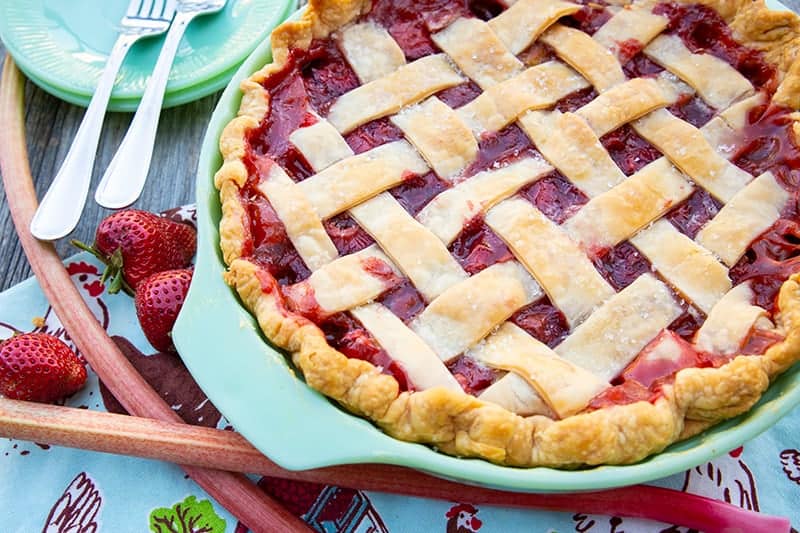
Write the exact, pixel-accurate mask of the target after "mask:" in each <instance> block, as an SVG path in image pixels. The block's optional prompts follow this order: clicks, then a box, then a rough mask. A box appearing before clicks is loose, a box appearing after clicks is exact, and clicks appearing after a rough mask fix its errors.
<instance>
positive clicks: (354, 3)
mask: <svg viewBox="0 0 800 533" xmlns="http://www.w3.org/2000/svg"><path fill="white" fill-rule="evenodd" d="M703 2H704V3H706V4H708V5H710V6H711V7H714V8H715V9H717V11H719V12H720V13H721V15H722V16H723V17H724V18H725V19H726V21H727V22H728V23H729V24H730V25H731V27H732V28H733V29H734V32H735V34H736V37H737V38H738V39H740V40H741V42H743V43H744V44H747V45H750V46H753V47H756V48H758V49H759V50H763V51H764V53H765V55H766V57H767V59H768V60H769V61H770V62H771V63H772V64H774V65H775V66H776V67H777V68H778V69H779V71H780V73H781V79H782V82H781V86H780V88H779V89H778V91H777V93H776V94H775V98H774V101H775V102H776V103H779V104H782V105H790V106H792V107H798V103H800V61H797V57H796V56H797V49H798V43H800V37H798V36H800V26H798V24H799V23H798V18H797V17H796V16H794V15H793V14H786V13H776V12H772V11H769V10H768V9H767V8H766V7H765V6H764V4H763V2H751V1H750V0H703ZM369 5H370V1H369V0H312V1H311V2H310V7H309V9H308V10H307V11H306V13H305V15H304V16H303V17H302V19H301V20H299V21H297V22H289V23H285V24H283V25H281V26H280V27H278V28H277V29H276V30H275V31H274V32H273V35H272V47H273V57H274V62H273V63H271V64H269V65H267V66H265V67H264V68H263V69H261V70H259V71H258V72H256V73H254V74H253V75H252V76H251V77H250V78H249V79H248V80H246V81H244V82H243V83H242V86H241V89H242V92H243V100H242V106H241V108H240V111H239V116H238V117H237V118H236V119H234V120H233V121H231V123H230V124H229V125H228V127H226V128H225V130H224V132H223V134H222V137H221V139H220V151H221V153H222V156H223V161H224V162H223V165H222V167H221V168H220V170H219V171H218V172H217V174H216V176H215V183H216V186H217V188H218V189H220V197H221V202H222V221H221V223H220V246H221V248H222V250H223V255H224V258H225V261H226V263H228V265H229V270H228V272H227V273H226V275H225V279H226V281H227V283H228V284H230V285H231V286H232V287H233V288H234V289H235V290H236V291H237V293H238V294H239V297H240V298H241V300H242V302H243V303H244V305H245V307H246V308H248V309H249V310H250V311H251V312H252V313H253V314H254V315H255V316H256V318H257V320H258V323H259V325H260V327H261V330H262V331H263V332H264V334H265V335H266V337H267V338H269V339H270V340H271V342H272V343H273V344H275V345H277V346H279V347H280V348H282V349H284V350H286V351H288V352H289V353H290V354H291V356H292V361H293V363H294V364H295V366H296V367H297V368H298V369H300V371H301V372H302V373H303V376H304V378H305V380H306V382H307V383H308V384H309V385H310V386H311V387H312V388H314V389H316V390H318V391H319V392H321V393H323V394H325V395H327V396H329V397H331V398H333V399H335V400H337V401H338V402H339V403H340V404H341V405H342V406H343V407H344V408H346V409H347V410H349V411H351V412H353V413H356V414H358V415H361V416H365V417H367V418H369V419H371V420H372V421H374V422H375V423H376V424H377V425H378V426H380V427H381V428H382V429H383V430H384V431H386V432H387V433H388V434H390V435H392V436H394V437H396V438H398V439H402V440H407V441H413V442H422V443H427V444H430V445H433V446H435V447H436V448H437V449H439V450H441V451H443V452H445V453H448V454H452V455H457V456H463V457H480V458H484V459H487V460H490V461H492V462H495V463H499V464H506V465H513V466H552V467H561V468H573V467H578V466H581V465H597V464H627V463H632V462H636V461H638V460H640V459H642V458H644V457H647V456H648V455H651V454H653V453H657V452H659V451H660V450H662V449H664V448H665V447H666V446H668V445H669V444H671V443H673V442H675V441H676V440H679V439H683V438H688V437H690V436H692V435H694V434H697V433H699V432H700V431H703V430H704V429H706V428H708V427H710V426H711V425H713V424H715V423H717V422H719V421H720V420H723V419H725V418H729V417H731V416H735V415H737V414H740V413H743V412H745V411H747V410H748V409H749V408H750V407H751V406H752V405H753V404H754V403H755V402H756V401H758V399H759V398H760V397H761V394H762V393H763V392H764V390H766V388H767V386H768V385H769V380H770V379H772V378H774V377H775V376H777V375H778V374H780V373H781V372H783V371H785V370H786V369H788V368H789V367H790V366H791V365H792V364H794V363H795V362H797V361H798V359H800V274H799V275H795V276H792V278H791V279H789V280H788V281H786V282H785V283H784V284H783V286H782V288H781V291H780V295H779V300H778V304H779V313H778V315H777V317H776V321H777V329H778V331H779V332H780V333H782V334H783V335H785V340H784V341H782V342H780V343H778V344H776V345H774V346H772V347H771V348H770V349H769V350H768V351H767V352H766V353H765V354H764V355H762V356H745V355H741V356H738V357H736V358H734V359H733V360H732V361H731V362H729V363H728V364H726V365H724V366H722V367H720V368H702V369H700V368H690V369H685V370H682V371H680V372H679V373H678V374H677V375H676V378H675V382H674V385H673V386H671V387H666V388H665V390H664V395H663V397H662V398H660V399H659V400H657V401H656V402H654V403H649V402H638V403H633V404H629V405H622V406H614V407H609V408H604V409H599V410H596V411H591V412H586V413H582V414H579V415H576V416H572V417H570V418H566V419H563V420H558V421H554V420H551V419H549V418H547V417H543V416H533V417H528V418H525V417H521V416H518V415H516V414H514V413H511V412H509V411H507V410H505V409H503V408H501V407H499V406H497V405H494V404H490V403H487V402H483V401H481V400H479V399H478V398H475V397H473V396H470V395H467V394H465V393H461V392H454V391H451V390H445V389H443V388H434V389H429V390H425V391H421V392H413V393H408V392H402V393H401V392H400V390H399V385H398V383H397V381H396V380H395V379H394V378H392V377H391V376H388V375H385V374H382V373H380V372H379V370H378V369H377V368H376V367H374V366H373V365H372V364H370V363H368V362H366V361H361V360H357V359H350V358H348V357H346V356H345V355H343V354H342V353H340V352H338V351H337V350H335V349H333V348H332V347H331V346H330V345H328V343H327V341H326V340H325V336H324V334H323V333H322V331H321V330H320V329H319V328H318V327H317V326H316V325H314V324H313V323H311V322H309V321H308V320H306V319H304V318H302V317H300V316H298V315H295V314H292V313H291V312H289V311H288V310H287V309H286V308H285V307H284V305H283V299H282V297H281V296H280V291H279V289H278V287H277V283H276V282H275V280H274V279H272V278H271V276H270V275H269V274H267V273H266V272H264V271H263V270H262V269H260V268H259V267H258V266H257V265H255V264H253V263H251V262H249V261H247V260H245V259H242V258H241V256H242V249H243V246H244V245H245V238H246V237H245V235H246V233H245V229H244V228H245V227H246V224H247V221H246V217H247V215H246V211H245V209H244V207H243V206H242V205H241V202H240V199H239V188H240V187H242V186H243V185H244V183H245V181H246V180H247V171H246V168H245V166H244V164H243V162H242V156H243V154H244V150H245V146H246V135H247V132H248V131H249V130H251V129H253V128H256V127H257V126H258V125H259V123H260V121H261V119H262V117H263V116H264V114H265V113H266V112H267V109H268V106H269V96H268V93H267V92H266V90H264V89H263V87H262V86H261V85H260V82H261V81H263V80H264V79H265V78H266V77H268V76H269V75H270V74H271V73H274V72H276V71H279V70H280V69H281V68H283V67H284V65H285V63H286V61H288V60H289V49H290V48H291V47H299V48H304V49H305V48H308V46H309V45H310V43H311V40H312V38H319V37H324V36H327V35H329V34H330V33H331V32H332V31H333V30H335V29H336V28H339V27H341V26H342V25H344V24H346V23H348V22H349V21H351V20H353V19H355V18H356V17H358V16H359V15H360V14H362V13H363V12H365V10H366V9H368V7H369Z"/></svg>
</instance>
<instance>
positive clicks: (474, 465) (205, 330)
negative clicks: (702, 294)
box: [174, 44, 800, 492]
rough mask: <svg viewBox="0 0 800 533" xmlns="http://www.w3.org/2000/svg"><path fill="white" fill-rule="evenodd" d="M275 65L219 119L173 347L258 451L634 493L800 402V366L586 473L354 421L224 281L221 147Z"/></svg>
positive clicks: (295, 465) (319, 462) (230, 98)
mask: <svg viewBox="0 0 800 533" xmlns="http://www.w3.org/2000/svg"><path fill="white" fill-rule="evenodd" d="M270 60H271V57H270V49H269V47H268V45H267V44H264V45H262V46H259V47H258V48H257V49H256V50H255V51H254V52H253V54H252V55H251V56H250V58H248V59H247V61H245V63H244V64H243V65H242V67H241V69H240V70H239V71H238V72H237V73H236V75H235V76H234V78H233V81H232V82H231V84H230V85H229V86H228V88H227V90H226V91H225V92H224V93H223V95H222V98H221V100H220V102H219V105H218V107H217V109H216V111H215V112H214V114H213V116H212V118H211V123H210V124H209V128H208V132H207V133H206V137H205V141H204V143H203V147H202V153H201V156H200V165H199V169H198V177H197V214H198V224H199V236H198V239H199V242H198V252H197V266H196V270H195V274H194V280H193V282H192V287H191V290H190V291H189V295H188V297H187V300H186V303H185V305H184V307H183V311H182V312H181V315H180V317H179V319H178V323H177V324H176V326H175V331H174V337H175V344H176V345H177V347H178V350H179V351H180V353H181V355H182V356H183V359H184V361H185V362H186V364H187V366H188V367H189V370H190V371H191V372H192V374H193V376H194V377H195V379H196V380H197V382H198V383H199V384H200V386H201V387H202V388H203V390H204V391H205V392H206V394H207V395H208V396H209V397H210V398H211V400H212V401H213V402H214V404H216V406H217V407H218V408H219V409H220V411H222V413H224V415H225V416H226V417H227V418H228V420H230V422H231V423H232V424H233V426H234V427H236V429H237V430H238V431H240V432H241V433H242V435H244V436H245V437H246V438H247V439H248V440H249V441H250V442H251V443H253V445H254V446H256V447H257V448H258V449H259V450H261V451H262V452H263V453H264V454H266V455H267V456H269V458H270V459H272V460H273V461H275V462H276V463H278V464H279V465H281V466H283V467H284V468H288V469H292V470H302V469H308V468H317V467H323V466H329V465H337V464H349V463H388V464H397V465H404V466H409V467H412V468H416V469H419V470H424V471H427V472H430V473H432V474H435V475H438V476H441V477H446V478H450V479H455V480H459V481H462V482H466V483H470V484H475V485H482V486H487V487H494V488H504V489H509V490H519V491H533V492H557V491H577V490H592V489H601V488H609V487H616V486H622V485H630V484H634V483H641V482H645V481H650V480H654V479H657V478H661V477H664V476H667V475H670V474H674V473H676V472H680V471H683V470H686V469H687V468H691V467H693V466H696V465H698V464H701V463H703V462H705V461H707V460H709V459H711V458H712V457H715V456H717V455H720V454H723V453H725V452H728V451H729V450H732V449H734V448H736V447H738V446H739V445H741V444H742V443H743V442H745V441H747V440H749V439H751V438H753V437H754V436H756V435H758V434H759V433H761V432H762V431H764V430H765V429H767V428H768V427H770V426H771V425H772V424H774V423H775V422H776V421H777V420H778V419H780V418H781V417H782V416H783V415H785V414H786V413H787V412H789V410H791V409H792V408H793V407H795V406H796V405H797V404H798V403H800V365H795V367H794V368H793V369H791V370H790V371H789V372H787V373H785V374H784V375H783V376H782V377H781V378H780V379H778V380H777V381H776V382H775V383H773V384H772V386H771V387H770V389H769V391H768V392H767V393H766V394H765V395H764V397H763V398H762V400H761V401H760V402H759V403H758V405H756V406H755V407H754V408H753V409H752V410H751V411H750V412H749V413H747V414H746V415H743V416H740V417H738V418H735V419H732V420H729V421H727V422H725V423H723V424H720V425H718V426H716V427H714V428H712V429H711V430H709V431H706V432H705V433H703V434H701V435H698V436H696V437H694V438H692V439H689V440H687V441H684V442H680V443H678V444H675V445H673V446H670V447H669V448H667V449H666V450H665V451H664V452H662V453H660V454H658V455H655V456H653V457H650V458H649V459H647V460H645V461H642V462H641V463H638V464H635V465H629V466H603V467H596V468H591V469H586V470H580V471H561V470H553V469H549V468H529V469H520V468H510V467H502V466H497V465H493V464H490V463H488V462H485V461H481V460H477V459H457V458H454V457H449V456H446V455H443V454H439V453H436V452H434V451H433V450H432V449H430V448H428V447H426V446H422V445H419V444H411V443H407V442H401V441H398V440H395V439H392V438H391V437H388V436H386V435H384V434H383V433H382V432H381V431H380V430H378V429H376V428H375V427H374V426H372V425H371V424H370V423H369V422H366V421H365V420H362V419H360V418H357V417H355V416H352V415H350V414H347V413H346V412H344V411H342V410H341V409H339V408H338V407H336V406H335V405H334V404H333V403H331V402H329V401H328V400H326V399H325V398H324V397H323V396H321V395H320V394H318V393H316V392H314V391H313V390H311V389H310V388H309V387H307V386H306V385H305V383H303V381H301V380H300V379H298V378H297V376H296V375H295V372H294V370H293V369H292V368H291V366H290V365H289V364H287V361H286V359H285V357H284V355H283V354H282V353H281V352H280V351H278V350H276V349H273V348H271V347H270V346H269V345H268V344H267V343H266V342H265V341H264V339H263V337H262V336H261V335H260V333H259V332H258V330H257V326H256V324H255V322H254V320H253V318H252V317H251V315H250V314H249V313H248V312H247V311H246V310H245V309H244V308H243V307H242V306H241V305H240V303H239V301H238V299H237V297H236V296H235V294H234V293H233V292H232V291H231V290H230V289H229V288H228V287H227V286H226V285H225V284H224V283H223V281H222V273H223V270H224V266H223V262H222V258H221V256H220V252H219V234H218V232H217V226H218V223H219V218H220V204H219V199H218V196H217V191H216V190H215V189H214V185H213V175H214V172H215V171H216V170H217V169H218V168H219V167H220V165H221V158H220V155H219V152H218V150H217V140H218V138H219V136H220V133H221V132H222V128H223V127H224V126H225V124H226V123H227V122H228V121H229V120H230V119H232V118H233V117H234V116H235V114H236V111H237V109H238V107H239V100H240V95H239V90H238V84H239V81H240V80H241V79H243V78H245V77H246V76H247V75H248V74H249V73H250V72H253V71H254V70H256V69H258V68H259V67H261V66H262V65H264V64H265V63H267V62H269V61H270Z"/></svg>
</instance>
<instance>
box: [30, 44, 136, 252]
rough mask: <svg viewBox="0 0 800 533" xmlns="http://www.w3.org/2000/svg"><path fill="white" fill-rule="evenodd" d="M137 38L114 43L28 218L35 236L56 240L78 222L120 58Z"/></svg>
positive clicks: (90, 179)
mask: <svg viewBox="0 0 800 533" xmlns="http://www.w3.org/2000/svg"><path fill="white" fill-rule="evenodd" d="M139 37H140V36H139V35H131V34H122V35H120V36H119V37H118V38H117V41H116V42H115V43H114V47H113V48H112V49H111V53H110V54H109V56H108V61H106V66H105V67H104V69H103V73H102V74H101V75H100V80H99V81H98V83H97V88H96V89H95V91H94V95H92V99H91V101H90V102H89V107H88V108H87V109H86V114H84V116H83V120H82V121H81V125H80V127H79V128H78V133H76V134H75V138H74V139H73V141H72V146H71V147H70V149H69V152H67V156H66V157H65V158H64V162H63V163H62V164H61V168H59V170H58V173H57V174H56V176H55V178H53V181H52V183H51V184H50V188H49V189H48V190H47V193H45V195H44V198H42V201H41V203H40V204H39V208H38V209H37V210H36V214H35V215H34V217H33V220H31V226H30V229H31V233H32V234H33V236H34V237H36V238H37V239H41V240H46V241H52V240H56V239H60V238H61V237H64V236H66V235H68V234H69V233H70V232H71V231H72V230H73V229H75V226H77V225H78V220H80V217H81V212H82V211H83V206H84V204H85V203H86V195H87V193H88V192H89V185H90V183H91V181H92V169H93V168H94V159H95V153H96V152H97V143H98V141H99V139H100V131H101V130H102V128H103V118H104V117H105V114H106V108H107V107H108V100H109V98H110V97H111V91H112V89H113V88H114V82H115V81H116V79H117V73H118V72H119V68H120V66H121V65H122V61H123V60H124V59H125V56H126V55H127V53H128V50H129V49H130V48H131V46H132V45H133V43H135V42H136V41H137V40H138V39H139Z"/></svg>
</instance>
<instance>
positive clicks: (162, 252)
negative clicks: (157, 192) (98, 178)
mask: <svg viewBox="0 0 800 533" xmlns="http://www.w3.org/2000/svg"><path fill="white" fill-rule="evenodd" d="M72 244H74V245H75V246H77V247H78V248H81V249H82V250H86V251H88V252H91V253H93V254H94V255H95V256H97V257H98V258H100V259H101V260H102V261H103V262H104V263H105V264H106V265H107V268H106V271H105V273H104V274H103V281H105V280H106V279H111V280H112V281H111V285H110V286H109V289H108V292H110V293H112V294H113V293H116V292H119V289H120V288H125V289H126V292H129V293H131V294H133V292H134V291H135V290H136V288H137V286H138V285H139V283H141V282H142V281H143V280H145V279H146V278H148V277H149V276H151V275H153V274H155V273H156V272H162V271H164V270H172V269H176V268H184V267H186V266H188V265H189V264H190V263H191V261H192V257H194V253H195V250H196V249H197V235H196V233H195V230H194V228H192V227H191V226H189V225H188V224H182V223H180V222H174V221H172V220H169V219H168V218H164V217H161V216H158V215H156V214H153V213H149V212H147V211H140V210H138V209H125V210H122V211H117V212H116V213H113V214H111V215H109V216H108V217H106V218H105V219H103V221H102V222H100V225H99V226H97V231H96V232H95V237H94V246H91V247H89V246H86V245H85V244H83V243H81V242H78V241H72ZM123 281H124V282H125V283H126V284H127V287H126V286H125V284H124V283H123Z"/></svg>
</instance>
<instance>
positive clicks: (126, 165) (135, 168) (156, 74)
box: [94, 11, 194, 209]
mask: <svg viewBox="0 0 800 533" xmlns="http://www.w3.org/2000/svg"><path fill="white" fill-rule="evenodd" d="M192 18H194V14H193V13H184V12H181V11H178V12H177V13H176V14H175V18H174V20H173V21H172V25H171V26H170V28H169V32H167V37H166V39H165V40H164V46H163V47H162V49H161V53H160V54H159V56H158V61H157V62H156V66H155V69H154V70H153V74H152V76H151V77H150V80H149V81H148V82H147V87H146V88H145V90H144V95H143V96H142V100H141V102H140V103H139V107H138V109H137V110H136V114H135V115H134V116H133V120H132V121H131V125H130V127H129V128H128V131H127V133H126V134H125V138H124V139H122V144H120V146H119V148H118V149H117V153H116V154H114V158H113V159H112V160H111V163H110V164H109V165H108V168H107V169H106V171H105V174H103V179H102V180H101V181H100V185H98V186H97V191H96V192H95V195H94V198H95V200H96V201H97V203H98V204H100V205H102V206H103V207H107V208H109V209H119V208H122V207H126V206H128V205H130V204H132V203H133V202H135V201H136V199H137V198H139V195H140V194H142V189H143V188H144V182H145V180H146V179H147V173H148V171H149V170H150V160H151V159H152V156H153V147H154V145H155V140H156V131H157V129H158V118H159V115H160V114H161V104H162V102H163V100H164V90H165V89H166V87H167V80H168V79H169V72H170V69H171V68H172V62H173V60H174V59H175V54H176V53H177V51H178V45H179V44H180V42H181V39H182V38H183V33H184V32H185V31H186V26H188V25H189V22H191V20H192Z"/></svg>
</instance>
